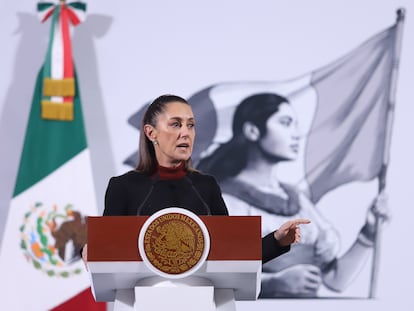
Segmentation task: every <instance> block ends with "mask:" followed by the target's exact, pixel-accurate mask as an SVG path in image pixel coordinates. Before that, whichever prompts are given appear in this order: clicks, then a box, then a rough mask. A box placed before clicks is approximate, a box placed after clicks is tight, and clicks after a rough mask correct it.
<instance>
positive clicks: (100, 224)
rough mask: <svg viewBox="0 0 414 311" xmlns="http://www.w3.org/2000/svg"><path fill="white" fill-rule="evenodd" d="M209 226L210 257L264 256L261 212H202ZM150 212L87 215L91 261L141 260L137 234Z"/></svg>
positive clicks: (225, 258)
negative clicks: (242, 214) (228, 214)
mask: <svg viewBox="0 0 414 311" xmlns="http://www.w3.org/2000/svg"><path fill="white" fill-rule="evenodd" d="M199 217H200V219H201V220H202V221H203V222H204V224H205V225H206V227H207V228H208V231H209V235H210V252H209V255H208V257H207V260H261V258H262V242H261V219H260V216H199ZM147 219H148V216H101V217H88V261H89V262H94V261H99V262H102V261H142V258H141V256H140V254H139V250H138V235H139V233H140V230H141V227H142V225H143V224H144V222H145V221H146V220H147Z"/></svg>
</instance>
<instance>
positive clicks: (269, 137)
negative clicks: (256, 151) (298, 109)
mask: <svg viewBox="0 0 414 311" xmlns="http://www.w3.org/2000/svg"><path fill="white" fill-rule="evenodd" d="M266 130H267V131H266V135H265V136H263V137H262V138H261V139H260V140H259V145H260V147H261V149H262V150H263V151H264V152H266V153H267V154H268V155H270V156H272V157H275V158H279V159H281V160H295V159H296V158H297V157H298V152H299V138H300V135H299V128H298V119H297V116H296V113H295V111H294V110H293V108H292V106H291V105H290V104H288V103H283V104H281V105H280V106H279V110H278V111H277V112H276V113H274V114H273V115H271V116H270V117H269V119H267V122H266Z"/></svg>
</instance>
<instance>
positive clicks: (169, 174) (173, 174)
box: [157, 162, 186, 179]
mask: <svg viewBox="0 0 414 311" xmlns="http://www.w3.org/2000/svg"><path fill="white" fill-rule="evenodd" d="M157 174H158V177H159V178H160V179H180V178H183V177H184V176H185V174H186V171H185V164H184V162H179V163H178V165H176V166H174V167H172V166H169V167H165V166H162V165H158V170H157Z"/></svg>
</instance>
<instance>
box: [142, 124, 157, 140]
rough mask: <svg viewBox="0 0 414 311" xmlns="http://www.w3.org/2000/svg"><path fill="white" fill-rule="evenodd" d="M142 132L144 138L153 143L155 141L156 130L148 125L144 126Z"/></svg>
mask: <svg viewBox="0 0 414 311" xmlns="http://www.w3.org/2000/svg"><path fill="white" fill-rule="evenodd" d="M144 132H145V136H147V138H148V139H149V140H150V141H152V142H154V141H155V140H157V130H156V129H155V128H154V127H153V126H152V125H150V124H145V125H144Z"/></svg>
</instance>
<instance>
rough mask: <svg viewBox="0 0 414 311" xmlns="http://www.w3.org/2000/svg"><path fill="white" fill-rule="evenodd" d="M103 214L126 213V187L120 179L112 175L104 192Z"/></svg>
mask: <svg viewBox="0 0 414 311" xmlns="http://www.w3.org/2000/svg"><path fill="white" fill-rule="evenodd" d="M103 215H104V216H125V215H128V202H127V195H126V189H125V187H123V185H122V182H121V180H119V178H117V177H112V178H111V179H110V180H109V183H108V187H107V188H106V193H105V209H104V212H103Z"/></svg>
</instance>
